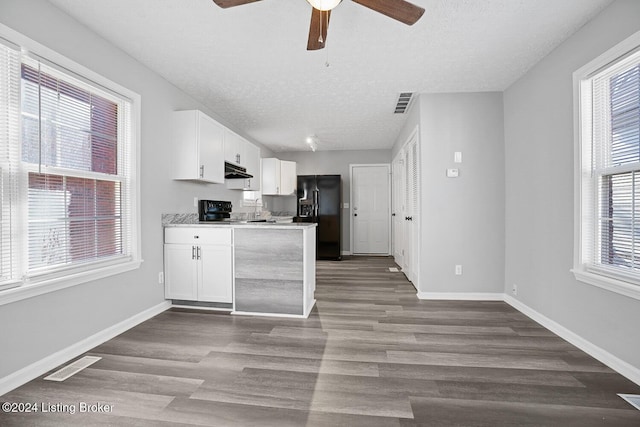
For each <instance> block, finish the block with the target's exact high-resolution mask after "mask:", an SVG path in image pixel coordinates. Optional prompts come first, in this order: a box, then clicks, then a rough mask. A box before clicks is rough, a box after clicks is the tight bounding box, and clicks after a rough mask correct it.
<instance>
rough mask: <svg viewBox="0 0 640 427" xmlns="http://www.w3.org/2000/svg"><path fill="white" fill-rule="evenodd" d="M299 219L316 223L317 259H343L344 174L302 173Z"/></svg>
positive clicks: (298, 193) (300, 179)
mask: <svg viewBox="0 0 640 427" xmlns="http://www.w3.org/2000/svg"><path fill="white" fill-rule="evenodd" d="M297 195H298V209H297V213H296V215H297V216H296V221H297V222H315V223H317V224H318V226H317V227H316V258H317V259H333V260H341V259H342V254H341V248H340V246H341V245H340V240H341V236H342V225H341V219H340V211H341V209H340V207H341V206H340V205H341V203H342V183H341V176H340V175H298V192H297Z"/></svg>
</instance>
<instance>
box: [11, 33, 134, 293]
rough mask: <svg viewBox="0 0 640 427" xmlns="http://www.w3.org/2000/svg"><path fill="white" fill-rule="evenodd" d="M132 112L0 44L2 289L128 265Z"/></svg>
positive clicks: (122, 100)
mask: <svg viewBox="0 0 640 427" xmlns="http://www.w3.org/2000/svg"><path fill="white" fill-rule="evenodd" d="M131 121H132V104H131V101H130V100H129V99H128V98H127V97H124V96H120V95H118V94H117V93H114V92H113V91H111V90H110V89H107V88H103V87H101V86H100V85H98V84H93V83H92V82H91V81H90V80H85V79H83V78H81V76H77V75H74V74H72V73H71V72H69V71H68V70H66V69H64V68H57V67H56V66H55V65H53V64H49V63H41V62H39V61H38V60H36V59H34V58H31V57H27V56H25V55H24V54H22V53H21V52H20V51H19V50H17V49H11V48H10V47H7V46H3V45H0V137H1V138H2V151H1V152H0V172H1V175H0V185H1V188H2V194H1V196H2V197H1V199H0V211H1V214H2V216H1V218H0V221H1V222H0V289H3V288H6V287H10V286H19V285H21V284H26V283H28V282H29V281H34V280H35V281H46V280H48V279H49V278H58V277H64V276H65V275H68V274H75V273H76V272H83V271H90V270H92V269H93V268H97V267H102V266H105V265H115V264H118V263H121V262H126V261H129V260H131V259H132V258H133V251H134V240H135V239H134V236H133V222H134V221H133V218H132V215H133V213H132V196H133V188H132V183H133V182H134V180H133V178H134V176H133V174H134V172H135V170H134V165H133V164H132V160H133V159H134V158H135V157H134V154H133V144H134V141H133V136H132V132H131V130H132V123H131Z"/></svg>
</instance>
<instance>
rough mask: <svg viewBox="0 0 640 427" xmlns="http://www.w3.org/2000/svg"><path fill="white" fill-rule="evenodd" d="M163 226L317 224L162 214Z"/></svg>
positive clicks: (280, 225) (284, 225)
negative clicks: (227, 219) (205, 218)
mask: <svg viewBox="0 0 640 427" xmlns="http://www.w3.org/2000/svg"><path fill="white" fill-rule="evenodd" d="M162 225H163V226H164V227H194V226H197V227H236V228H237V227H242V228H261V229H267V228H285V229H296V228H309V227H317V224H314V223H308V222H247V221H220V222H216V221H200V220H199V219H198V214H163V215H162Z"/></svg>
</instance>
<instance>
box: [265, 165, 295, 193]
mask: <svg viewBox="0 0 640 427" xmlns="http://www.w3.org/2000/svg"><path fill="white" fill-rule="evenodd" d="M296 181H297V177H296V162H290V161H286V160H280V159H276V158H267V159H262V194H263V195H266V196H288V195H290V194H294V193H295V192H296Z"/></svg>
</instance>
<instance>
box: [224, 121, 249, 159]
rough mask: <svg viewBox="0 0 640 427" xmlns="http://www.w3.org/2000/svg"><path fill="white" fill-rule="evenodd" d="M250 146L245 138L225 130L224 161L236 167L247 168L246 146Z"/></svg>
mask: <svg viewBox="0 0 640 427" xmlns="http://www.w3.org/2000/svg"><path fill="white" fill-rule="evenodd" d="M247 144H249V143H248V142H247V141H246V140H245V139H244V138H243V137H241V136H240V135H238V134H236V133H235V132H232V131H231V130H229V129H225V132H224V160H225V162H229V163H233V164H234V165H238V166H242V167H247V166H246V164H247V159H246V146H247Z"/></svg>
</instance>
